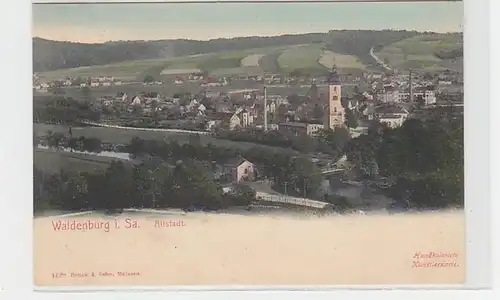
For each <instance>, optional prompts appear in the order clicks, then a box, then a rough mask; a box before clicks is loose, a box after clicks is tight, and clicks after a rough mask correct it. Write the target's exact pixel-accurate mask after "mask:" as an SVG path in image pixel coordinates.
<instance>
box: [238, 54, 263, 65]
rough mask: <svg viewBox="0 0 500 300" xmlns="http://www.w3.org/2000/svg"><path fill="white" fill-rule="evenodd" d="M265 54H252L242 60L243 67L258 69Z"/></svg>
mask: <svg viewBox="0 0 500 300" xmlns="http://www.w3.org/2000/svg"><path fill="white" fill-rule="evenodd" d="M263 56H264V54H261V53H258V54H250V55H248V56H246V57H245V58H243V59H242V60H241V66H242V67H258V66H259V62H260V60H261V58H262V57H263Z"/></svg>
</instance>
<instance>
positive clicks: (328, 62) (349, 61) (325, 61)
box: [318, 51, 366, 72]
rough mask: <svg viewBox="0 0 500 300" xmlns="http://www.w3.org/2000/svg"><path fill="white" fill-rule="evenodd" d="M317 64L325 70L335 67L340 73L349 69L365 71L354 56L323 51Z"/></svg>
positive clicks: (364, 67) (363, 66)
mask: <svg viewBox="0 0 500 300" xmlns="http://www.w3.org/2000/svg"><path fill="white" fill-rule="evenodd" d="M318 62H319V63H320V64H321V65H322V66H324V67H325V68H327V69H331V68H332V67H333V66H336V67H337V68H338V69H340V71H341V72H342V70H350V69H358V70H360V71H365V70H366V66H365V65H363V63H361V61H360V60H359V59H358V58H357V57H356V56H353V55H345V54H338V53H334V52H331V51H323V53H322V54H321V57H320V58H319V61H318Z"/></svg>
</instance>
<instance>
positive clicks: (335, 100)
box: [323, 68, 345, 130]
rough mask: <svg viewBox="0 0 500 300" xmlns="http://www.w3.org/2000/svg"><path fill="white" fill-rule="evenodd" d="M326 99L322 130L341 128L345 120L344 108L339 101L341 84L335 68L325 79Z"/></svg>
mask: <svg viewBox="0 0 500 300" xmlns="http://www.w3.org/2000/svg"><path fill="white" fill-rule="evenodd" d="M327 84H328V98H327V103H326V107H325V108H326V109H325V112H326V113H325V119H324V122H323V126H324V127H323V128H324V129H332V130H334V129H335V127H343V126H344V120H345V112H344V107H343V106H342V102H341V100H340V98H341V95H342V84H341V82H340V76H339V74H338V73H337V70H336V68H334V69H333V70H332V72H330V74H329V75H328V79H327Z"/></svg>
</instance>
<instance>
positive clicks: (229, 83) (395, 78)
mask: <svg viewBox="0 0 500 300" xmlns="http://www.w3.org/2000/svg"><path fill="white" fill-rule="evenodd" d="M172 77H173V78H172V81H171V82H162V81H156V80H155V79H154V78H152V76H149V75H147V76H145V78H144V81H143V82H125V81H116V80H115V79H114V78H112V77H105V76H99V77H96V78H66V79H65V80H58V81H51V82H47V83H40V82H39V81H38V78H37V75H36V74H35V75H34V90H35V94H34V95H35V96H34V97H39V98H51V99H53V98H54V97H62V99H65V100H63V101H66V102H68V100H67V99H66V98H65V94H66V93H67V92H71V95H74V96H73V97H75V98H76V99H78V101H83V102H84V103H85V104H86V105H87V109H88V111H89V112H91V113H90V114H87V115H86V117H84V118H81V117H80V118H79V119H78V120H77V121H78V122H77V123H74V124H73V122H74V121H76V120H71V121H70V123H69V124H73V125H74V126H76V125H77V124H80V125H86V126H94V127H100V128H103V129H104V128H107V129H112V128H115V129H122V130H129V131H131V130H137V131H135V132H136V134H137V136H139V137H140V136H141V132H144V131H153V132H157V133H160V134H161V133H162V132H164V133H169V132H170V133H179V134H186V135H189V136H190V143H191V142H192V140H193V137H196V136H200V135H203V136H207V137H210V138H214V139H217V140H229V141H236V142H238V141H240V142H250V143H255V144H261V145H268V146H278V147H284V148H292V150H297V151H298V152H299V153H304V154H307V155H309V156H310V158H311V159H312V162H313V163H314V165H315V168H317V170H319V171H316V172H318V173H320V174H321V175H324V176H335V175H340V177H341V178H344V179H342V182H344V183H345V182H347V181H346V180H345V179H346V178H351V180H350V181H349V182H351V183H355V184H358V185H359V182H360V181H356V180H352V179H356V178H357V179H358V180H359V175H360V174H361V173H363V172H361V173H360V172H359V170H357V171H353V168H352V167H346V166H347V165H349V164H348V159H347V156H346V155H345V154H346V152H345V149H344V148H343V147H346V145H347V144H348V141H349V140H355V139H356V138H359V137H360V136H362V135H368V134H369V132H370V129H373V128H376V127H377V126H384V127H386V128H391V129H397V128H400V127H402V126H403V124H404V123H405V122H406V121H407V120H410V119H418V120H425V119H426V118H427V117H429V116H432V115H433V114H436V112H439V113H440V114H441V113H443V111H445V112H449V113H450V114H451V116H452V118H454V119H456V118H461V116H462V114H463V79H462V78H463V77H462V74H460V73H458V72H453V71H451V70H448V71H446V72H440V73H434V74H432V73H430V72H425V73H422V72H415V71H411V70H410V71H409V72H394V71H386V72H380V73H362V74H358V75H353V74H343V73H339V72H338V71H337V69H336V67H335V66H334V67H333V68H332V70H330V71H329V72H328V73H327V74H326V75H325V76H322V77H320V76H316V77H312V78H311V77H309V76H290V75H279V74H268V75H264V76H241V75H238V76H231V77H229V76H225V77H215V76H207V75H206V74H202V73H190V74H186V75H185V76H180V75H179V74H176V75H175V76H172ZM111 86H114V87H116V89H115V91H113V93H112V94H111V93H110V94H103V92H102V91H100V89H102V88H105V87H111ZM126 86H131V87H133V90H134V92H129V90H126V89H124V88H123V87H126ZM152 86H160V87H161V86H168V87H172V86H174V87H178V88H179V87H180V88H183V87H185V86H187V87H188V88H189V89H190V90H191V91H192V92H184V93H181V92H174V93H168V92H164V93H161V92H158V91H155V90H154V91H150V90H151V87H152ZM234 87H236V88H234ZM167 89H168V88H167ZM38 102H40V103H41V102H43V101H38ZM49 103H51V102H49ZM65 109H66V108H65ZM38 112H40V113H36V116H35V120H34V121H35V123H53V124H61V123H65V122H66V123H67V121H68V120H63V119H61V118H58V117H55V119H54V115H53V113H49V115H47V114H46V113H47V110H46V109H41V110H38ZM62 113H63V114H64V112H62ZM66 113H67V112H66ZM51 114H52V115H51ZM69 130H70V134H71V131H72V129H71V127H70V129H69ZM75 130H76V129H73V131H75ZM328 133H330V134H328ZM91 138H92V137H90V138H89V137H86V138H85V139H84V141H83V142H82V138H80V143H78V142H72V141H71V139H70V140H67V139H65V137H64V135H59V136H57V134H53V133H52V135H51V133H49V136H44V137H42V138H40V139H38V140H37V141H36V143H37V144H40V145H41V146H43V147H47V146H50V147H53V146H54V143H55V144H56V146H57V147H60V146H64V145H66V147H69V148H71V151H74V150H80V151H87V152H88V151H90V152H101V151H103V150H109V151H112V152H113V151H114V152H116V151H118V152H119V149H130V145H127V143H113V142H111V143H109V141H99V140H98V141H97V146H96V145H95V143H94V146H85V144H87V145H89V144H91V142H90V141H91ZM165 138H167V137H165ZM195 139H196V138H195ZM198 139H199V137H198ZM101 142H102V143H101ZM71 144H75V145H78V144H80V147H79V148H78V147H75V146H70V145H71ZM332 145H333V148H334V149H335V150H332V149H325V148H329V146H330V148H331V146H332ZM89 147H90V148H89ZM92 147H97V148H92ZM132 152H133V151H130V150H129V151H128V152H127V153H128V155H129V156H130V157H132V158H134V159H135V161H136V162H137V161H139V162H143V160H144V159H145V157H146V156H144V154H145V152H146V153H148V154H149V155H147V157H149V156H151V152H150V151H149V150H145V152H144V151H143V152H141V153H132ZM138 154H141V155H138ZM194 158H195V157H194ZM210 168H212V171H211V172H212V173H213V178H214V179H216V181H217V182H218V183H219V184H221V187H222V188H223V191H225V193H228V192H229V191H232V190H233V189H234V187H235V186H236V185H239V184H240V183H241V182H246V183H247V186H251V187H252V188H253V189H254V190H255V197H257V198H259V199H261V200H262V199H265V200H266V201H267V202H279V203H284V202H286V203H287V204H290V203H292V204H296V205H301V204H299V203H306V204H305V205H304V204H302V205H303V206H307V207H316V208H322V209H324V208H325V207H329V206H330V205H329V204H331V203H328V200H327V199H328V196H326V194H328V193H329V192H328V190H330V189H328V188H327V189H326V192H325V191H323V190H324V189H323V190H322V189H321V188H319V187H315V188H314V189H316V190H317V191H314V190H310V189H308V188H306V187H305V186H306V185H308V183H307V181H308V180H310V179H302V181H303V182H302V185H304V187H303V188H300V187H299V188H297V187H296V185H297V182H295V183H293V184H294V186H295V187H294V189H288V190H287V188H286V186H287V184H288V180H285V181H284V182H281V183H278V182H277V180H276V178H275V179H271V178H270V177H269V175H267V174H265V173H266V171H264V169H267V168H268V166H266V165H265V163H263V162H262V161H258V160H253V159H250V155H248V154H245V153H240V154H238V155H237V156H236V157H234V158H232V159H230V161H225V162H224V163H221V164H217V163H216V164H213V162H212V167H210ZM353 172H354V173H355V174H353ZM370 172H371V171H370ZM370 172H368V173H370ZM365 173H366V172H365ZM375 173H377V172H375ZM264 174H265V175H264ZM364 175H366V174H364ZM375 175H377V177H378V180H376V182H377V183H376V185H377V186H380V185H381V182H382V183H383V184H386V183H385V182H387V178H385V177H381V176H379V174H375ZM307 176H308V177H309V176H311V174H309V175H307ZM369 177H370V176H369ZM331 178H332V177H330V180H331ZM372 179H373V178H372ZM278 181H279V180H278ZM372 182H373V180H372ZM248 183H252V184H248ZM383 184H382V185H383ZM276 185H278V186H281V189H280V188H279V187H278V188H276ZM311 186H312V184H311ZM269 187H273V188H272V189H270V188H269ZM319 190H322V191H323V192H321V193H320V192H318V191H319ZM278 192H279V193H278ZM306 197H307V201H308V202H304V201H305V200H306ZM338 198H339V197H336V199H338ZM341 198H342V197H341ZM315 201H317V203H316V202H315ZM330 202H331V201H330ZM341 202H347V201H345V200H343V201H341ZM364 205H374V204H373V203H371V204H367V203H364ZM375 205H376V204H375ZM380 205H381V204H379V206H380ZM384 205H385V206H387V205H389V204H388V203H386V202H384V204H383V205H382V207H383V206H384Z"/></svg>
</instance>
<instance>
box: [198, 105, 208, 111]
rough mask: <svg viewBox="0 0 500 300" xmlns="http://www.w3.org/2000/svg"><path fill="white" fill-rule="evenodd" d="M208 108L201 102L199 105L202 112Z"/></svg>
mask: <svg viewBox="0 0 500 300" xmlns="http://www.w3.org/2000/svg"><path fill="white" fill-rule="evenodd" d="M206 110H207V108H206V107H205V105H203V104H200V106H198V111H199V112H202V113H203V112H205V111H206Z"/></svg>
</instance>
